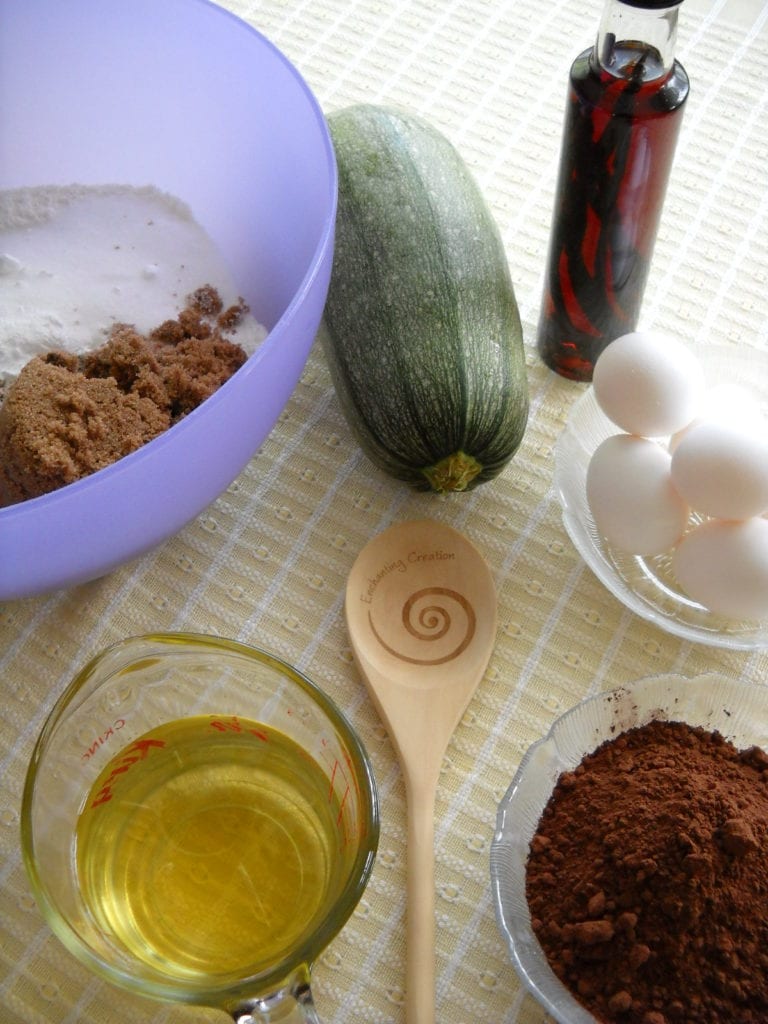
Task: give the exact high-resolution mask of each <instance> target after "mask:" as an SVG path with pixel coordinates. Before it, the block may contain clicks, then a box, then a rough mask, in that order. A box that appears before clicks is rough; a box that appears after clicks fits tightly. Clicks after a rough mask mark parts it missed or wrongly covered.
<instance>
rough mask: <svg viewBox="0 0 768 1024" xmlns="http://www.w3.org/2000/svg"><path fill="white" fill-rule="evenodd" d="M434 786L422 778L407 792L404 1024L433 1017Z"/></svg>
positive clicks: (425, 1023) (430, 1021) (427, 1023)
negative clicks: (418, 783) (425, 782)
mask: <svg viewBox="0 0 768 1024" xmlns="http://www.w3.org/2000/svg"><path fill="white" fill-rule="evenodd" d="M435 789H436V783H435V784H434V785H432V784H424V782H423V780H422V784H421V785H418V786H416V787H413V788H412V789H411V792H410V793H409V794H408V811H407V815H408V852H407V857H408V870H407V885H406V899H407V907H406V913H407V920H406V943H407V947H406V957H407V959H406V969H405V1019H406V1021H407V1024H434V1020H435V850H434V841H435V821H434V811H435Z"/></svg>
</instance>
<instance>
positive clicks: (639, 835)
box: [526, 721, 768, 1024]
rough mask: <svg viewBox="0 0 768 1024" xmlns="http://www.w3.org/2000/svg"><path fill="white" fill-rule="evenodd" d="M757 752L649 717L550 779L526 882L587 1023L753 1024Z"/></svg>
mask: <svg viewBox="0 0 768 1024" xmlns="http://www.w3.org/2000/svg"><path fill="white" fill-rule="evenodd" d="M766 852H768V755H766V754H765V752H763V751H762V750H760V749H758V748H751V749H749V750H746V751H739V750H737V749H736V747H734V746H733V745H732V744H731V743H729V742H727V741H726V740H725V739H723V737H722V736H721V735H719V734H718V733H716V732H708V731H706V730H704V729H700V728H693V727H691V726H688V725H686V724H683V723H678V722H662V721H653V722H650V723H648V724H647V725H643V726H640V727H637V728H635V729H631V730H628V731H627V732H624V733H622V734H620V735H619V736H618V737H616V738H615V739H612V740H609V741H608V742H606V743H604V744H602V746H600V747H599V748H598V749H597V750H596V751H595V752H594V753H592V754H591V755H589V756H587V757H585V758H584V759H583V760H582V762H581V763H580V765H579V766H578V767H577V768H576V769H575V770H573V771H570V772H567V773H564V774H563V775H561V776H560V778H559V780H558V782H557V784H556V786H555V789H554V791H553V794H552V796H551V798H550V800H549V803H548V804H547V807H546V808H545V810H544V813H543V815H542V817H541V820H540V822H539V824H538V829H537V832H536V834H535V835H534V837H533V840H532V842H531V845H530V852H529V857H528V863H527V874H526V891H527V898H528V905H529V907H530V912H531V918H532V925H533V929H534V932H535V933H536V935H537V937H538V939H539V942H540V943H541V946H542V948H543V949H544V952H545V953H546V956H547V959H548V960H549V963H550V965H551V966H552V969H553V970H554V972H555V973H556V974H557V975H558V977H559V978H560V979H561V980H562V981H563V983H564V984H565V985H566V986H567V987H568V988H569V989H570V990H571V992H572V993H573V994H574V996H575V997H576V998H577V999H578V1000H579V1002H581V1003H582V1004H583V1005H584V1006H585V1007H586V1008H587V1009H588V1010H589V1011H590V1012H591V1013H592V1014H593V1015H594V1016H595V1017H596V1018H597V1020H598V1021H602V1022H610V1024H614V1022H615V1024H678V1022H685V1024H758V1022H759V1024H766V1022H768V863H767V861H766Z"/></svg>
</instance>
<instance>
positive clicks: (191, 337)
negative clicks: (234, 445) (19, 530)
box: [0, 285, 246, 506]
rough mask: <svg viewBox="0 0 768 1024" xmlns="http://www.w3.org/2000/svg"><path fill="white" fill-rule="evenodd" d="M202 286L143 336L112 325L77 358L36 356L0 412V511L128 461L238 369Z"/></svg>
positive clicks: (235, 315) (215, 302)
mask: <svg viewBox="0 0 768 1024" xmlns="http://www.w3.org/2000/svg"><path fill="white" fill-rule="evenodd" d="M245 311H246V307H245V306H244V305H243V304H242V303H239V304H237V305H236V306H233V307H232V308H231V309H230V310H227V311H226V313H222V303H221V299H220V298H219V296H218V293H217V292H216V290H215V289H213V288H211V287H210V286H209V285H206V286H204V287H203V288H200V289H198V290H197V291H196V292H194V293H193V294H192V295H191V296H190V298H189V302H188V304H187V306H186V307H185V308H184V310H182V312H181V313H180V314H179V316H178V318H177V319H176V320H170V321H166V322H165V323H164V324H161V325H160V326H159V327H158V328H156V329H155V330H154V331H151V332H150V333H149V335H147V336H144V335H142V334H140V333H139V332H138V331H136V330H135V329H134V328H133V327H132V326H130V325H128V324H117V325H115V326H114V327H113V328H112V330H111V332H110V335H109V337H108V339H107V341H106V343H105V344H104V345H102V346H101V347H100V348H98V349H96V350H95V351H93V352H91V353H88V354H87V355H84V356H81V357H77V356H74V355H72V354H70V353H66V352H50V353H48V354H47V355H45V356H37V357H35V358H34V359H32V360H30V361H29V362H28V363H27V365H26V366H25V367H24V368H23V369H22V371H21V373H20V374H19V376H18V378H17V379H16V380H15V381H14V382H13V384H12V385H11V386H10V387H9V388H8V389H7V392H6V396H5V401H4V403H3V405H2V407H1V408H0V506H4V505H12V504H15V503H16V502H19V501H24V500H26V499H28V498H33V497H37V496H39V495H42V494H47V493H49V492H50V491H53V490H56V489H57V488H59V487H63V486H64V485H65V484H69V483H73V482H74V481H75V480H79V479H81V478H82V477H85V476H88V475H89V474H91V473H94V472H96V470H99V469H103V468H104V467H105V466H108V465H110V464H111V463H113V462H115V461H117V459H120V458H122V457H123V456H124V455H127V454H129V453H130V452H132V451H135V450H136V449H137V448H140V447H141V446H142V445H144V444H146V442H147V441H151V440H152V439H153V438H154V437H157V436H158V434H161V433H162V432H163V431H164V430H167V429H168V428H169V427H170V426H172V425H173V424H174V423H175V422H177V421H178V420H179V419H181V418H182V417H183V416H185V415H187V413H189V412H191V411H192V410H193V409H194V408H196V407H197V406H198V405H200V404H201V403H202V402H204V401H205V399H206V398H208V397H209V396H210V395H212V394H213V393H214V391H216V390H217V389H218V388H219V387H220V386H221V385H222V384H223V383H224V382H225V381H226V380H228V379H229V378H230V377H231V376H232V374H233V373H234V372H235V371H236V370H237V369H239V367H240V366H242V364H243V363H244V362H245V359H246V355H245V352H244V351H243V349H242V348H241V347H240V346H239V345H237V344H235V343H234V342H232V341H230V340H228V339H227V338H225V337H224V336H223V333H222V332H223V331H226V330H232V329H233V328H234V327H235V326H237V324H238V323H239V322H240V319H241V318H242V315H243V313H244V312H245Z"/></svg>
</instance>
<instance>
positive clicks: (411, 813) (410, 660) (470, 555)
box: [345, 520, 496, 1024]
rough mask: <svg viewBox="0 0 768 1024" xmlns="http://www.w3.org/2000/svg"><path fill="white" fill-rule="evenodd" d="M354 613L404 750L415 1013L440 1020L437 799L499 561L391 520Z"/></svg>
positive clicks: (474, 677)
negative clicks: (493, 563) (493, 565)
mask: <svg viewBox="0 0 768 1024" xmlns="http://www.w3.org/2000/svg"><path fill="white" fill-rule="evenodd" d="M345 612H346V619H347V628H348V630H349V634H350V638H351V641H352V650H353V652H354V655H355V659H356V662H357V665H358V668H359V669H360V672H361V674H362V676H363V678H364V679H365V682H366V684H367V686H368V690H369V692H370V694H371V697H372V699H373V702H374V704H375V706H376V709H377V711H378V712H379V715H380V716H381V718H382V720H383V721H384V723H385V725H386V727H387V730H388V732H389V736H390V739H391V741H392V744H393V746H394V748H395V750H396V752H397V755H398V757H399V760H400V766H401V769H402V772H403V778H404V781H405V792H406V800H407V807H408V871H407V915H408V916H407V929H406V941H407V961H406V986H405V1005H406V1019H407V1021H408V1024H433V1022H434V1019H435V892H434V806H435V795H436V790H437V781H438V775H439V772H440V767H441V764H442V760H443V755H444V753H445V750H446V747H447V746H448V742H449V740H450V738H451V735H452V734H453V732H454V730H455V728H456V726H457V725H458V722H459V719H460V718H461V716H462V714H463V713H464V711H465V709H466V707H467V704H468V703H469V701H470V698H471V697H472V694H473V693H474V692H475V690H476V688H477V684H478V683H479V682H480V679H481V678H482V676H483V674H484V672H485V669H486V667H487V665H488V661H489V659H490V656H491V651H492V650H493V645H494V642H495V639H496V589H495V587H494V583H493V578H492V576H491V573H490V571H489V569H488V566H487V565H486V564H485V562H484V561H483V558H482V556H481V555H480V553H479V552H478V551H477V549H476V548H475V547H473V545H472V544H471V543H470V542H469V541H468V540H467V538H466V537H464V536H463V535H462V534H460V533H458V532H457V531H456V530H454V529H452V528H451V527H449V526H445V525H443V524H442V523H438V522H434V521H432V520H417V521H412V522H405V523H400V524H398V525H396V526H392V527H390V528H389V529H387V530H384V532H383V533H380V534H379V535H378V536H376V537H374V539H373V540H372V541H371V542H370V543H369V544H367V545H366V546H365V547H364V548H363V550H362V551H361V552H360V554H359V555H358V557H357V559H356V561H355V564H354V565H353V566H352V570H351V572H350V574H349V579H348V581H347V590H346V599H345Z"/></svg>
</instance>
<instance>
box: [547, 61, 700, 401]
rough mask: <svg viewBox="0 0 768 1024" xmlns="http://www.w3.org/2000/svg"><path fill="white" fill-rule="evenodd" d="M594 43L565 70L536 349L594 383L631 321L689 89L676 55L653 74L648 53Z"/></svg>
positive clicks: (642, 285) (638, 301) (552, 362)
mask: <svg viewBox="0 0 768 1024" xmlns="http://www.w3.org/2000/svg"><path fill="white" fill-rule="evenodd" d="M612 59H613V61H614V65H613V66H614V68H615V69H616V68H617V67H618V65H619V64H620V65H621V67H622V70H621V77H617V75H615V74H611V73H609V72H608V71H606V70H605V69H604V68H603V67H598V66H596V62H595V61H594V56H593V53H592V50H591V49H590V50H586V51H585V52H584V53H582V54H580V55H579V56H578V57H577V58H576V60H575V61H574V63H573V66H572V68H571V82H570V89H569V93H568V105H567V110H566V117H565V128H564V135H563V152H562V155H561V162H560V176H559V180H558V185H557V196H556V200H555V211H554V217H553V227H552V236H551V239H550V249H549V257H548V270H547V279H546V282H545V286H544V300H543V305H542V311H541V320H540V323H539V334H538V347H539V354H540V355H541V358H542V359H543V360H544V362H545V363H546V364H547V365H548V366H550V367H551V368H552V369H553V370H557V372H558V373H560V374H562V375H563V376H565V377H570V378H572V379H574V380H587V381H588V380H591V379H592V370H593V367H594V364H595V360H596V359H597V357H598V356H599V355H600V353H601V352H602V350H603V349H604V348H605V346H606V345H607V344H608V343H609V342H611V341H613V340H614V338H617V337H619V336H620V335H622V334H626V333H627V332H629V331H632V330H634V329H635V327H636V325H637V319H638V314H639V312H640V304H641V302H642V298H643V290H644V288H645V282H646V278H647V276H648V269H649V266H650V261H651V255H652V252H653V243H654V241H655V239H656V231H657V228H658V224H659V217H660V215H661V207H662V204H663V202H664V192H665V191H666V185H667V178H668V176H669V170H670V167H671V164H672V158H673V156H674V151H675V144H676V142H677V135H678V132H679V129H680V123H681V121H682V115H683V109H684V103H685V100H686V98H687V96H688V76H687V75H686V73H685V70H684V68H683V67H682V65H681V64H679V63H678V62H677V61H675V63H674V65H673V67H672V70H671V71H670V72H669V73H668V74H667V75H664V76H660V77H650V78H649V75H653V73H654V70H653V68H652V66H651V64H652V62H653V51H649V50H647V49H637V50H634V51H633V49H632V46H631V44H629V45H623V46H622V47H621V48H617V49H615V50H614V51H613V57H612Z"/></svg>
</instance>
